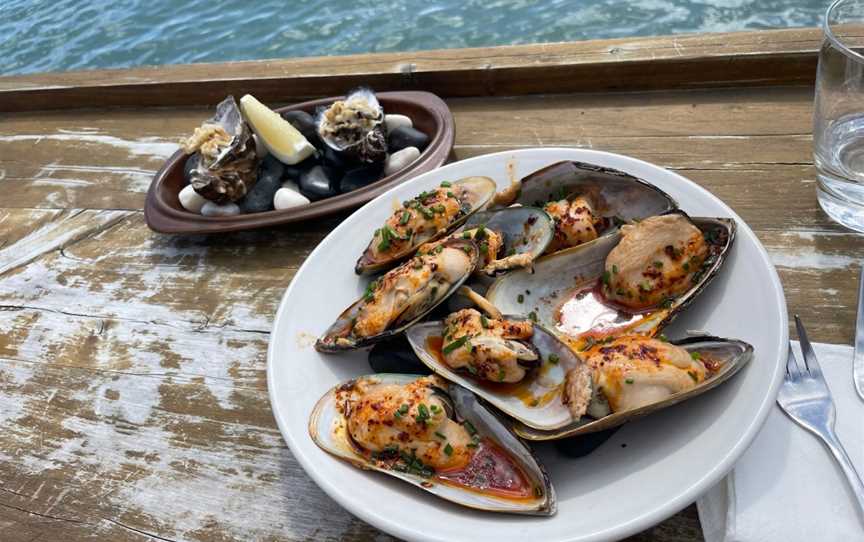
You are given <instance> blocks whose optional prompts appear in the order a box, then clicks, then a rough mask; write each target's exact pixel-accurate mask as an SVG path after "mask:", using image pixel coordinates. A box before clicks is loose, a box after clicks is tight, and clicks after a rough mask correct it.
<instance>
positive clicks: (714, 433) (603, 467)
mask: <svg viewBox="0 0 864 542" xmlns="http://www.w3.org/2000/svg"><path fill="white" fill-rule="evenodd" d="M559 160H579V161H583V162H591V163H595V164H600V165H604V166H610V167H613V168H617V169H620V170H623V171H626V172H628V173H631V174H633V175H635V176H637V177H641V178H642V179H645V180H647V181H648V182H651V183H653V184H655V185H657V186H658V187H660V188H661V189H663V190H665V191H666V192H668V193H669V194H670V195H671V196H672V197H674V198H675V199H676V200H677V201H678V202H679V204H680V205H681V207H682V209H684V210H685V211H687V212H688V213H690V214H692V215H694V216H700V215H701V216H716V217H732V218H735V219H736V220H737V222H738V235H737V239H736V241H735V245H734V248H733V250H732V253H731V255H730V257H729V259H728V260H727V261H726V264H725V266H724V268H723V269H721V270H720V273H719V274H718V276H717V277H716V278H715V279H714V282H713V283H712V284H711V285H710V286H709V287H708V289H707V290H706V291H705V292H703V293H702V295H701V296H700V297H699V298H698V299H697V300H696V301H695V302H694V303H693V305H691V306H690V307H689V308H688V309H687V310H686V311H685V312H684V313H683V314H682V315H680V317H679V319H678V320H677V321H676V322H675V323H674V324H673V325H672V326H670V327H669V328H668V329H667V331H666V332H665V333H666V334H667V335H668V336H669V337H671V338H675V337H681V336H683V334H684V332H685V330H692V329H704V330H708V331H710V332H711V333H713V334H716V335H720V336H726V337H735V338H739V339H743V340H745V341H748V342H749V343H751V344H752V345H753V346H754V347H755V351H756V355H755V358H754V359H753V361H752V362H751V363H750V364H749V365H748V366H747V367H745V368H744V369H743V370H742V371H741V373H739V374H738V375H737V376H736V377H734V378H733V379H731V380H730V381H729V382H727V383H726V384H724V385H722V386H720V387H719V388H717V389H716V390H714V391H711V392H709V393H706V394H705V395H702V396H701V397H698V398H695V399H693V400H690V401H688V402H686V403H683V404H681V405H678V406H676V407H672V408H669V409H667V410H665V411H662V412H659V413H656V414H653V415H651V416H649V417H647V418H644V419H642V420H640V421H637V422H633V423H630V424H627V425H626V426H624V427H623V428H622V429H621V430H620V431H618V432H617V433H616V434H615V435H613V437H612V438H611V439H610V440H609V441H607V442H606V443H605V444H604V445H603V446H601V447H600V448H599V449H597V450H596V451H594V453H592V454H591V455H589V456H587V457H584V458H581V459H572V458H567V457H564V456H562V455H559V454H558V452H557V451H556V449H555V448H554V446H553V445H551V444H545V445H542V446H537V447H536V448H537V449H538V453H539V455H540V458H541V461H542V462H543V463H544V464H545V465H546V467H547V469H548V471H549V474H550V476H551V479H552V483H553V485H554V486H555V490H556V491H557V493H558V514H557V515H555V516H553V517H522V516H510V515H502V514H490V513H482V512H476V511H472V510H468V509H463V508H460V507H458V506H455V505H452V504H449V503H447V502H444V501H442V500H440V499H437V498H435V497H434V496H432V495H428V494H425V493H424V492H422V491H419V490H418V489H416V488H414V487H411V486H408V485H407V484H405V483H403V482H400V481H398V480H396V479H393V478H390V477H388V476H386V475H383V474H380V473H370V472H365V471H361V470H358V469H355V468H354V467H352V466H350V465H348V464H346V463H343V462H341V461H339V460H337V459H335V458H333V457H331V456H330V455H328V454H326V453H325V452H323V451H322V450H320V449H319V448H318V447H317V446H315V444H314V443H313V442H312V440H311V439H310V438H309V434H308V432H307V421H308V419H309V414H310V412H311V410H312V407H313V405H314V404H315V402H316V401H317V400H318V398H319V397H321V395H323V394H324V393H325V392H326V391H327V390H329V389H330V388H331V387H332V386H333V385H334V384H336V383H337V382H340V381H343V380H346V379H348V378H351V377H354V376H357V375H360V374H366V373H370V372H372V371H371V370H370V368H369V365H368V363H367V361H366V352H357V353H353V354H349V355H323V354H319V353H318V352H316V351H315V350H314V348H313V347H312V344H313V342H314V337H315V336H317V335H319V334H321V333H322V332H323V331H324V330H325V329H326V328H327V326H328V325H329V324H330V323H331V322H332V321H333V320H334V319H335V318H336V316H337V315H338V314H339V313H340V312H341V311H342V310H343V309H344V308H345V307H347V306H348V305H349V304H351V303H352V302H353V301H354V300H356V299H357V298H359V297H360V295H361V294H362V292H363V290H364V288H365V284H366V279H361V278H358V277H357V276H356V275H355V274H354V262H355V261H356V259H357V257H358V256H359V255H360V253H361V252H362V251H363V249H364V248H365V247H366V244H367V243H368V241H369V238H370V236H371V234H372V232H373V231H374V230H375V229H376V228H377V227H379V226H380V224H381V223H382V222H383V221H384V219H385V218H386V217H387V216H389V214H390V213H391V212H392V210H393V204H394V202H397V203H398V202H401V201H403V200H405V199H409V198H411V197H414V196H415V195H417V194H418V193H420V192H421V191H422V190H425V189H429V188H433V187H435V186H438V184H439V183H441V182H442V181H445V180H450V181H452V180H455V179H459V178H461V177H467V176H471V175H486V176H489V177H492V178H493V179H495V180H496V182H498V184H499V186H500V187H503V186H505V185H507V184H508V183H509V179H510V178H511V176H513V175H515V176H516V177H523V176H525V175H527V174H528V173H531V172H532V171H535V170H538V169H540V168H541V167H544V166H547V165H549V164H551V163H553V162H556V161H559ZM787 325H788V324H787V320H786V302H785V299H784V297H783V289H782V286H781V284H780V280H779V278H778V277H777V272H776V271H775V269H774V267H773V266H772V265H771V263H770V261H769V260H768V255H767V254H766V252H765V249H764V248H762V245H761V244H760V243H759V241H758V240H757V238H756V236H755V235H754V234H753V232H752V231H751V230H750V228H748V227H747V225H746V224H744V222H742V221H741V219H740V218H738V216H737V215H736V214H735V213H734V212H732V210H731V209H730V208H729V207H727V206H726V205H725V204H724V203H723V202H722V201H720V200H719V199H717V198H716V197H714V196H713V195H711V194H710V193H709V192H707V191H706V190H704V189H703V188H701V187H699V186H697V185H696V184H695V183H693V182H691V181H689V180H687V179H685V178H684V177H681V176H680V175H677V174H675V173H672V172H670V171H667V170H665V169H662V168H660V167H657V166H654V165H652V164H649V163H646V162H642V161H640V160H636V159H633V158H628V157H625V156H619V155H615V154H609V153H604V152H598V151H591V150H577V149H527V150H521V151H515V152H506V153H497V154H490V155H485V156H480V157H477V158H472V159H469V160H465V161H462V162H457V163H454V164H450V165H448V166H445V167H442V168H440V169H438V170H436V171H432V172H429V173H426V174H424V175H421V176H419V177H417V178H415V179H413V180H411V181H408V182H406V183H404V184H402V185H400V186H397V187H395V188H393V189H392V190H390V191H388V192H386V193H384V194H383V195H381V196H380V197H378V198H377V199H375V200H373V201H371V202H369V203H368V204H366V205H365V206H364V207H363V208H361V209H360V210H358V211H357V212H355V213H354V214H353V215H351V216H350V217H349V218H348V219H346V220H345V221H344V222H343V223H342V224H340V225H339V227H337V228H336V229H335V230H333V232H331V233H330V235H328V236H327V238H326V239H324V241H322V242H321V244H320V245H318V247H317V248H316V249H315V250H314V251H313V252H312V254H310V255H309V257H308V258H307V259H306V262H305V263H304V264H303V266H302V267H301V268H300V270H299V271H298V272H297V275H296V276H295V277H294V280H293V281H292V282H291V285H290V286H289V287H288V291H287V292H285V297H283V298H282V303H281V305H280V306H279V312H278V313H277V315H276V321H275V323H274V325H273V332H272V334H271V339H270V348H269V351H268V356H267V382H268V386H269V390H270V401H271V403H272V405H273V412H274V414H275V416H276V421H277V422H278V424H279V428H280V429H281V431H282V435H283V436H284V437H285V440H286V442H287V443H288V445H289V446H290V448H291V451H292V452H293V453H294V456H295V457H296V458H297V459H298V461H299V462H300V464H301V465H303V468H304V469H306V472H307V473H308V474H309V475H310V476H311V477H312V478H313V479H314V480H315V481H316V482H317V483H318V485H319V486H321V488H322V489H323V490H324V491H325V492H327V494H328V495H330V496H331V497H333V498H334V499H335V500H336V501H338V502H339V504H341V505H342V506H344V507H345V508H347V509H348V510H349V511H350V512H352V513H353V514H355V515H357V516H358V517H360V518H362V519H363V520H365V521H367V522H369V523H371V524H372V525H374V526H376V527H378V528H380V529H382V530H384V531H387V532H389V533H391V534H393V535H395V536H398V537H400V538H404V539H408V540H442V541H443V540H448V541H449V540H461V539H466V538H470V539H471V540H474V541H494V542H500V541H501V540H511V539H517V538H518V539H525V538H526V537H528V538H527V539H530V540H544V541H557V540H562V541H563V540H568V541H575V540H579V541H585V540H612V539H618V538H622V537H625V536H628V535H631V534H633V533H636V532H638V531H641V530H643V529H646V528H648V527H650V526H651V525H653V524H656V523H658V522H660V521H662V520H663V519H665V518H667V517H669V516H671V515H672V514H674V513H675V512H677V511H679V510H681V509H682V508H684V507H685V506H687V505H688V504H690V503H691V502H693V501H694V500H695V499H696V498H698V497H699V496H700V495H701V494H702V493H703V492H705V491H706V490H708V488H709V487H711V486H712V485H713V484H714V483H716V482H717V481H719V480H720V478H721V477H723V476H724V475H725V474H726V473H727V472H728V471H729V470H730V469H731V468H732V466H733V464H734V463H735V461H736V460H737V459H738V458H739V457H740V456H741V454H742V453H743V452H744V450H745V449H746V448H747V446H749V444H750V442H751V441H752V440H753V437H754V436H755V435H756V433H757V432H758V430H759V428H760V427H761V426H762V422H763V421H764V420H765V417H766V416H767V414H768V411H769V409H770V408H771V406H772V405H773V403H774V399H775V396H776V394H777V389H778V387H779V385H780V380H781V377H782V362H783V360H784V359H785V356H786V349H787V341H788V335H787ZM625 445H626V446H625Z"/></svg>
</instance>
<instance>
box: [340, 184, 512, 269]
mask: <svg viewBox="0 0 864 542" xmlns="http://www.w3.org/2000/svg"><path fill="white" fill-rule="evenodd" d="M452 184H454V185H461V186H463V187H465V189H466V190H465V193H464V197H463V198H461V199H460V202H461V203H462V204H463V206H465V207H466V208H467V209H468V210H467V211H466V212H465V213H463V214H461V215H460V216H458V218H456V220H454V221H453V222H452V223H450V225H449V226H448V227H447V228H446V229H445V230H442V231H439V232H437V233H436V234H435V235H433V236H430V237H427V238H424V239H417V240H416V241H415V242H414V243H413V244H412V245H411V246H409V247H406V248H405V250H403V251H401V252H399V253H398V254H388V255H387V257H386V258H383V259H376V258H375V257H374V256H373V255H372V241H370V243H369V245H368V246H367V247H366V250H364V251H363V254H362V255H361V256H360V258H359V259H358V260H357V264H356V265H355V267H354V272H355V273H357V274H358V275H367V274H371V273H377V272H380V271H385V270H387V269H389V268H391V267H396V265H397V264H398V263H400V262H401V261H403V260H405V259H407V258H408V257H410V256H412V255H413V254H414V252H415V251H416V250H417V249H418V248H419V247H420V245H422V244H424V243H428V242H430V241H435V240H437V239H440V238H442V237H444V236H445V235H447V234H448V233H450V232H452V231H453V230H455V229H456V228H458V227H459V226H460V225H462V224H463V223H464V222H465V221H466V220H467V219H468V218H469V217H470V216H471V215H472V214H474V213H476V212H477V211H479V210H481V209H483V208H484V207H485V206H486V204H488V203H489V201H490V200H491V199H492V197H493V196H494V195H495V189H496V185H495V181H493V180H492V179H490V178H489V177H465V178H464V179H460V180H458V181H454V182H453V183H452ZM388 216H389V215H388ZM382 224H383V221H382Z"/></svg>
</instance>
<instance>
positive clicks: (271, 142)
mask: <svg viewBox="0 0 864 542" xmlns="http://www.w3.org/2000/svg"><path fill="white" fill-rule="evenodd" d="M240 111H242V112H243V117H245V118H246V122H248V123H249V126H251V127H252V130H253V131H254V132H255V133H256V134H257V135H258V139H260V140H261V143H263V144H264V146H265V147H267V150H268V151H270V154H272V155H273V156H275V157H276V158H277V159H278V160H279V161H280V162H283V163H285V164H288V165H293V164H296V163H298V162H302V161H303V160H305V159H306V158H308V157H309V156H311V155H312V154H314V153H315V147H313V146H312V144H311V143H309V141H308V140H307V139H306V138H305V137H303V134H301V133H300V132H299V131H297V129H296V128H294V127H293V126H291V124H290V123H289V122H288V121H287V120H285V119H283V118H282V117H281V116H280V115H279V113H277V112H275V111H273V110H272V109H270V108H269V107H267V106H266V105H264V104H262V103H261V102H259V101H258V100H257V99H255V97H254V96H252V95H251V94H247V95H245V96H243V97H242V98H240Z"/></svg>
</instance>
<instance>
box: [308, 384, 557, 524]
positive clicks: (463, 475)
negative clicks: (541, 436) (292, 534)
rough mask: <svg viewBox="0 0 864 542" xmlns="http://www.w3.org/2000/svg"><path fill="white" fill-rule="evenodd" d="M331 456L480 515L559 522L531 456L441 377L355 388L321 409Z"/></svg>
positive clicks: (315, 418)
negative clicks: (499, 514) (483, 512)
mask: <svg viewBox="0 0 864 542" xmlns="http://www.w3.org/2000/svg"><path fill="white" fill-rule="evenodd" d="M309 434H310V436H311V437H312V440H313V441H314V442H315V443H316V444H317V445H318V446H319V447H320V448H321V449H323V450H324V451H326V452H328V453H330V454H332V455H334V456H336V457H338V458H340V459H343V460H345V461H348V462H350V463H351V464H353V465H355V466H356V467H359V468H361V469H367V470H373V471H378V472H383V473H385V474H388V475H390V476H394V477H396V478H399V479H401V480H403V481H405V482H408V483H410V484H412V485H414V486H416V487H419V488H421V489H423V490H424V491H428V492H429V493H432V494H433V495H436V496H438V497H441V498H443V499H446V500H448V501H452V502H454V503H457V504H460V505H462V506H467V507H470V508H475V509H478V510H486V511H490V512H508V513H514V514H532V515H547V516H548V515H552V514H554V513H555V511H556V502H555V491H554V489H553V488H552V485H551V483H550V481H549V477H548V476H547V475H546V472H545V470H544V469H543V467H542V466H541V465H540V464H539V463H538V462H537V460H536V458H535V457H534V456H533V455H532V453H531V451H530V450H529V449H528V448H527V447H526V446H525V445H524V444H523V443H522V442H521V441H520V440H519V439H518V438H516V437H515V436H514V435H513V434H512V433H511V432H510V431H509V430H508V429H507V428H506V427H505V426H504V425H503V424H502V423H501V422H500V421H499V419H498V418H497V417H496V416H495V415H494V414H492V413H491V412H489V411H488V410H487V409H486V408H485V407H484V406H483V405H482V404H480V402H478V400H477V399H476V397H474V396H473V394H471V392H469V391H468V390H465V389H463V388H460V387H459V386H456V385H454V384H450V383H448V382H446V381H445V380H443V379H441V378H440V377H437V376H427V377H417V376H416V375H399V374H378V375H372V376H365V377H360V378H357V379H354V380H351V381H348V382H346V383H344V384H342V385H339V386H337V387H335V388H333V389H332V390H330V391H329V392H328V393H327V394H326V395H325V396H324V397H322V398H321V400H320V401H319V402H318V404H317V405H315V408H314V409H313V411H312V416H311V418H310V420H309Z"/></svg>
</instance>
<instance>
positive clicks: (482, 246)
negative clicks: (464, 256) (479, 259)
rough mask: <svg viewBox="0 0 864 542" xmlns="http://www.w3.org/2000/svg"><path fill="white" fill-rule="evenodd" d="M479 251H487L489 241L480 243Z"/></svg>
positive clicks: (485, 252)
mask: <svg viewBox="0 0 864 542" xmlns="http://www.w3.org/2000/svg"><path fill="white" fill-rule="evenodd" d="M480 252H481V253H482V254H487V253H488V252H489V243H487V242H486V241H483V242H482V243H480Z"/></svg>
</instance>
